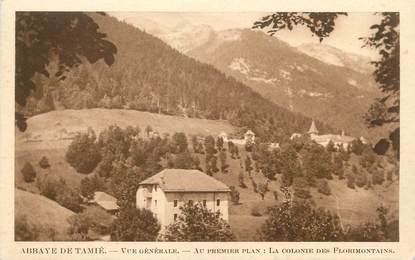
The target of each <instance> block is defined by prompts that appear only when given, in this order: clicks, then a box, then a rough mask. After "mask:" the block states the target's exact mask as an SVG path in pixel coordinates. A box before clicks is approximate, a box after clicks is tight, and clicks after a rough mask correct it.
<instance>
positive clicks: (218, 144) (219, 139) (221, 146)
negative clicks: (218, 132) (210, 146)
mask: <svg viewBox="0 0 415 260" xmlns="http://www.w3.org/2000/svg"><path fill="white" fill-rule="evenodd" d="M223 144H224V142H223V138H222V137H218V139H217V141H216V146H217V147H218V151H222V149H223Z"/></svg>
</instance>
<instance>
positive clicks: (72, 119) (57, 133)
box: [16, 108, 236, 150]
mask: <svg viewBox="0 0 415 260" xmlns="http://www.w3.org/2000/svg"><path fill="white" fill-rule="evenodd" d="M27 123H28V128H27V130H26V131H25V132H24V133H20V132H18V133H17V134H16V149H17V150H19V149H22V150H27V149H39V148H41V149H51V148H58V147H66V146H67V145H68V143H69V142H70V138H71V137H73V136H74V135H75V134H76V132H78V131H86V130H87V129H88V127H91V128H92V129H94V131H95V132H96V133H97V134H99V132H101V131H102V130H103V129H105V128H107V127H108V126H110V125H114V124H115V125H118V126H120V127H121V128H125V127H127V126H139V127H140V128H141V130H142V131H141V132H142V133H141V134H142V135H144V134H145V133H144V129H145V128H146V126H148V125H149V126H151V127H152V128H153V130H155V131H158V132H159V133H160V134H163V133H169V134H172V133H174V132H184V133H186V134H197V135H215V136H216V135H218V134H219V133H220V132H222V131H224V132H226V133H233V132H235V130H236V128H235V127H233V126H231V125H230V124H229V123H228V122H227V121H220V120H207V119H197V118H185V117H178V116H168V115H160V114H154V113H149V112H141V111H136V110H124V109H101V108H96V109H82V110H60V111H51V112H48V113H44V114H40V115H36V116H34V117H31V118H30V119H29V120H28V121H27Z"/></svg>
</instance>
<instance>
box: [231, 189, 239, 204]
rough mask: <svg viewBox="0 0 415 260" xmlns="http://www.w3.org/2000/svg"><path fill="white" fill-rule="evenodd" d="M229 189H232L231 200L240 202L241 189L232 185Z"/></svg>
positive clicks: (234, 202) (236, 202) (235, 202)
mask: <svg viewBox="0 0 415 260" xmlns="http://www.w3.org/2000/svg"><path fill="white" fill-rule="evenodd" d="M229 189H230V190H231V192H230V195H231V201H232V202H233V204H235V205H238V204H239V191H238V190H237V189H236V188H235V186H230V187H229Z"/></svg>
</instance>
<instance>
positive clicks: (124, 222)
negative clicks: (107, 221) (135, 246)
mask: <svg viewBox="0 0 415 260" xmlns="http://www.w3.org/2000/svg"><path fill="white" fill-rule="evenodd" d="M159 231H160V224H159V223H158V221H157V219H156V218H155V217H154V215H153V213H152V212H151V211H149V210H146V209H137V208H135V207H130V206H124V207H122V208H121V209H120V211H119V215H118V217H117V219H115V220H114V222H113V223H112V226H111V240H112V241H155V240H156V238H157V236H158V233H159Z"/></svg>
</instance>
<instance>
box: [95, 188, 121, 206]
mask: <svg viewBox="0 0 415 260" xmlns="http://www.w3.org/2000/svg"><path fill="white" fill-rule="evenodd" d="M93 201H94V202H95V203H96V204H98V205H100V206H101V207H103V208H104V209H105V210H118V208H119V206H118V205H117V199H116V198H114V197H113V196H111V195H109V194H107V193H105V192H102V191H96V192H95V193H94V200H93Z"/></svg>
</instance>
